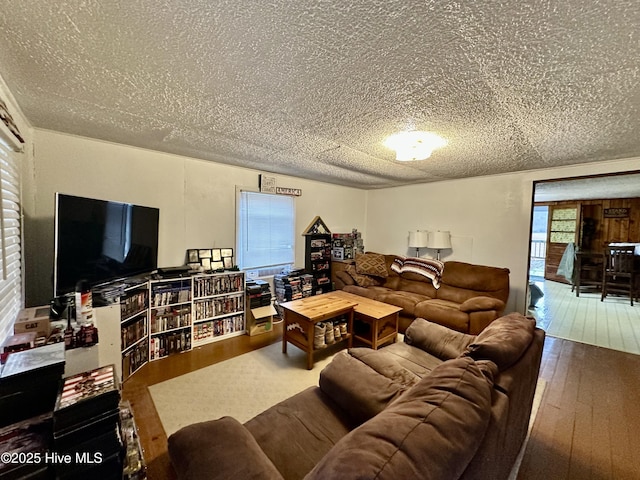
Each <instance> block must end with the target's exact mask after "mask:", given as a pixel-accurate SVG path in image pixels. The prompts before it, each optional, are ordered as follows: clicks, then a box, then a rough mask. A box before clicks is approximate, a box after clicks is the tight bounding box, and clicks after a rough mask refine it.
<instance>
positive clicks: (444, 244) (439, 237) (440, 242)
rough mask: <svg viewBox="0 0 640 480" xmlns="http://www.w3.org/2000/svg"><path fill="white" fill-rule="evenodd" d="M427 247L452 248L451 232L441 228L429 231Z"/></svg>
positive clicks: (437, 248)
mask: <svg viewBox="0 0 640 480" xmlns="http://www.w3.org/2000/svg"><path fill="white" fill-rule="evenodd" d="M427 247H428V248H434V249H436V250H443V249H445V248H451V233H450V232H448V231H444V232H441V231H440V230H438V231H437V232H429V241H428V242H427Z"/></svg>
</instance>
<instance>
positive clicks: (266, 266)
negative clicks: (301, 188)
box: [236, 187, 296, 277]
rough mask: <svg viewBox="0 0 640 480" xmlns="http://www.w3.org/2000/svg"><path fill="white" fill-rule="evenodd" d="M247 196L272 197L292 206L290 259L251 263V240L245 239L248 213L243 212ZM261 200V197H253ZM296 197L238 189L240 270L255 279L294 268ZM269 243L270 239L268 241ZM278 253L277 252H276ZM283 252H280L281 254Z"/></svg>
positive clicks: (237, 223) (238, 256)
mask: <svg viewBox="0 0 640 480" xmlns="http://www.w3.org/2000/svg"><path fill="white" fill-rule="evenodd" d="M245 194H248V195H250V196H253V195H259V196H263V195H264V196H265V198H266V197H267V196H269V197H272V198H273V199H274V200H276V201H278V202H282V203H289V204H290V206H291V212H290V213H291V218H290V222H289V221H287V224H288V225H287V228H290V231H291V245H290V246H289V247H288V250H289V252H288V255H289V256H288V258H286V259H284V258H281V259H280V261H263V262H256V261H251V258H248V255H251V253H249V252H248V249H249V248H250V247H249V245H248V242H249V241H250V240H246V239H245V234H246V232H247V229H248V225H247V221H248V220H247V218H246V213H245V212H244V210H243V203H244V199H243V197H244V198H246V196H245ZM253 198H259V197H253ZM295 211H296V209H295V197H290V196H287V195H275V194H270V193H263V192H260V191H258V190H255V189H251V188H246V187H236V256H237V260H238V266H239V267H240V269H242V270H245V271H247V272H248V273H249V274H251V276H255V277H264V276H268V275H273V274H274V273H278V272H280V271H282V270H283V268H286V267H291V266H293V264H294V262H295V239H296V236H295V225H296V219H295ZM267 241H268V239H267ZM276 253H277V252H276ZM282 253H283V252H282V251H280V254H282Z"/></svg>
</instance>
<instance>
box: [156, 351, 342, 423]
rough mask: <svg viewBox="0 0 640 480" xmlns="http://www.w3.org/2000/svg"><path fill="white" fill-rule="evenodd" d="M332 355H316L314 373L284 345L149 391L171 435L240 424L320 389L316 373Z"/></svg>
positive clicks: (300, 354)
mask: <svg viewBox="0 0 640 480" xmlns="http://www.w3.org/2000/svg"><path fill="white" fill-rule="evenodd" d="M335 353H337V352H336V350H335V349H334V350H331V349H328V350H327V351H326V352H321V353H316V356H315V359H316V361H315V363H314V365H313V369H311V370H307V368H306V365H307V355H306V353H304V352H303V351H302V350H300V349H299V348H297V347H295V346H293V345H291V344H288V345H287V354H286V355H285V354H283V353H282V342H278V343H274V344H272V345H269V346H267V347H264V348H261V349H259V350H254V351H253V352H249V353H245V354H244V355H240V356H239V357H234V358H231V359H229V360H225V361H224V362H220V363H216V364H214V365H210V366H208V367H205V368H201V369H199V370H195V371H193V372H190V373H187V374H185V375H181V376H179V377H176V378H172V379H171V380H167V381H164V382H161V383H157V384H155V385H152V386H150V387H149V391H150V392H151V397H152V398H153V403H154V404H155V406H156V410H157V412H158V415H159V416H160V420H161V421H162V426H163V427H164V430H165V432H166V434H167V436H169V435H171V434H172V433H173V432H176V431H177V430H179V429H180V428H182V427H184V426H186V425H190V424H192V423H195V422H203V421H206V420H213V419H216V418H220V417H222V416H225V415H228V416H231V417H234V418H235V419H237V420H238V421H239V422H240V423H244V422H246V421H247V420H250V419H252V418H253V417H255V416H256V415H258V414H259V413H262V412H263V411H264V410H266V409H268V408H269V407H271V406H272V405H275V404H276V403H279V402H281V401H283V400H285V399H287V398H289V397H290V396H292V395H295V394H296V393H298V392H301V391H302V390H304V389H305V388H307V387H311V386H315V385H318V378H319V377H320V371H321V370H322V369H323V368H324V367H325V366H326V365H327V364H328V363H329V362H330V361H331V359H332V358H333V356H334V355H335Z"/></svg>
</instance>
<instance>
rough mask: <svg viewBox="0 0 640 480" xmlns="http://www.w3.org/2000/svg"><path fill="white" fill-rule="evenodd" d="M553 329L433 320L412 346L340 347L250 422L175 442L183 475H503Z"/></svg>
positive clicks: (192, 429)
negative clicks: (312, 381)
mask: <svg viewBox="0 0 640 480" xmlns="http://www.w3.org/2000/svg"><path fill="white" fill-rule="evenodd" d="M544 338H545V334H544V332H543V331H542V330H540V329H537V328H535V321H534V320H532V319H529V318H527V317H524V316H522V315H520V314H510V315H508V316H506V317H502V318H500V319H498V320H496V321H494V322H493V323H492V324H491V325H490V326H489V327H487V328H486V329H485V330H484V331H483V332H482V333H481V334H480V335H478V336H473V335H466V334H463V333H459V332H455V331H453V330H451V329H448V328H446V327H443V326H440V325H438V324H435V323H431V322H427V321H426V320H424V319H417V320H415V321H414V322H413V323H412V324H411V326H410V327H409V328H408V329H407V331H406V334H405V341H404V342H397V343H394V344H392V345H390V346H388V347H385V348H382V349H380V350H371V349H368V348H353V349H351V350H349V351H348V352H340V353H338V354H337V355H336V357H335V358H334V359H333V360H332V362H331V363H330V364H329V365H328V366H327V367H326V368H325V369H324V370H323V371H322V372H321V374H320V380H319V386H318V387H311V388H309V389H307V390H304V391H303V392H301V393H299V394H297V395H294V396H293V397H290V398H288V399H287V400H285V401H283V402H281V403H279V404H277V405H275V406H273V407H271V408H269V409H268V410H266V411H265V412H263V413H261V414H260V415H258V416H256V417H254V418H253V419H251V420H249V421H248V422H246V423H245V424H244V425H242V424H240V423H239V422H238V421H236V420H234V419H233V418H231V417H223V418H221V419H218V420H213V421H207V422H202V423H197V424H193V425H189V426H187V427H184V428H182V429H181V430H179V431H178V432H176V433H174V434H173V435H171V436H170V437H169V456H170V458H171V462H172V464H173V466H174V469H175V471H176V473H177V476H178V478H179V479H192V480H195V479H205V478H206V479H228V478H260V479H278V480H282V479H286V480H289V479H302V478H304V479H307V480H311V479H329V478H330V479H355V478H358V479H362V480H365V479H374V478H375V479H379V480H384V479H393V480H396V479H400V478H402V479H404V478H420V479H438V480H447V479H451V480H454V479H464V480H469V479H489V478H490V479H494V480H498V479H506V478H508V476H509V473H510V471H511V470H512V467H513V464H514V461H515V460H516V458H517V456H518V453H519V451H520V449H521V446H522V445H523V441H524V439H525V437H526V433H527V428H528V424H529V419H530V415H531V409H532V403H533V398H534V392H535V389H536V384H537V378H538V372H539V368H540V360H541V355H542V347H543V344H544Z"/></svg>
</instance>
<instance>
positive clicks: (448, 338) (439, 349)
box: [404, 318, 475, 360]
mask: <svg viewBox="0 0 640 480" xmlns="http://www.w3.org/2000/svg"><path fill="white" fill-rule="evenodd" d="M474 340H475V337H474V336H473V335H466V334H464V333H460V332H457V331H455V330H452V329H450V328H447V327H444V326H442V325H439V324H437V323H433V322H428V321H427V320H425V319H424V318H416V319H415V320H414V321H413V322H412V323H411V325H410V326H409V328H408V329H407V331H406V332H405V334H404V341H405V343H407V344H408V345H411V346H412V347H416V348H419V349H421V350H424V351H425V352H428V353H430V354H432V355H435V356H436V357H438V358H440V359H442V360H449V359H452V358H456V357H459V356H460V355H461V354H462V353H464V351H465V349H466V348H467V347H468V346H469V344H471V342H473V341H474Z"/></svg>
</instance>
